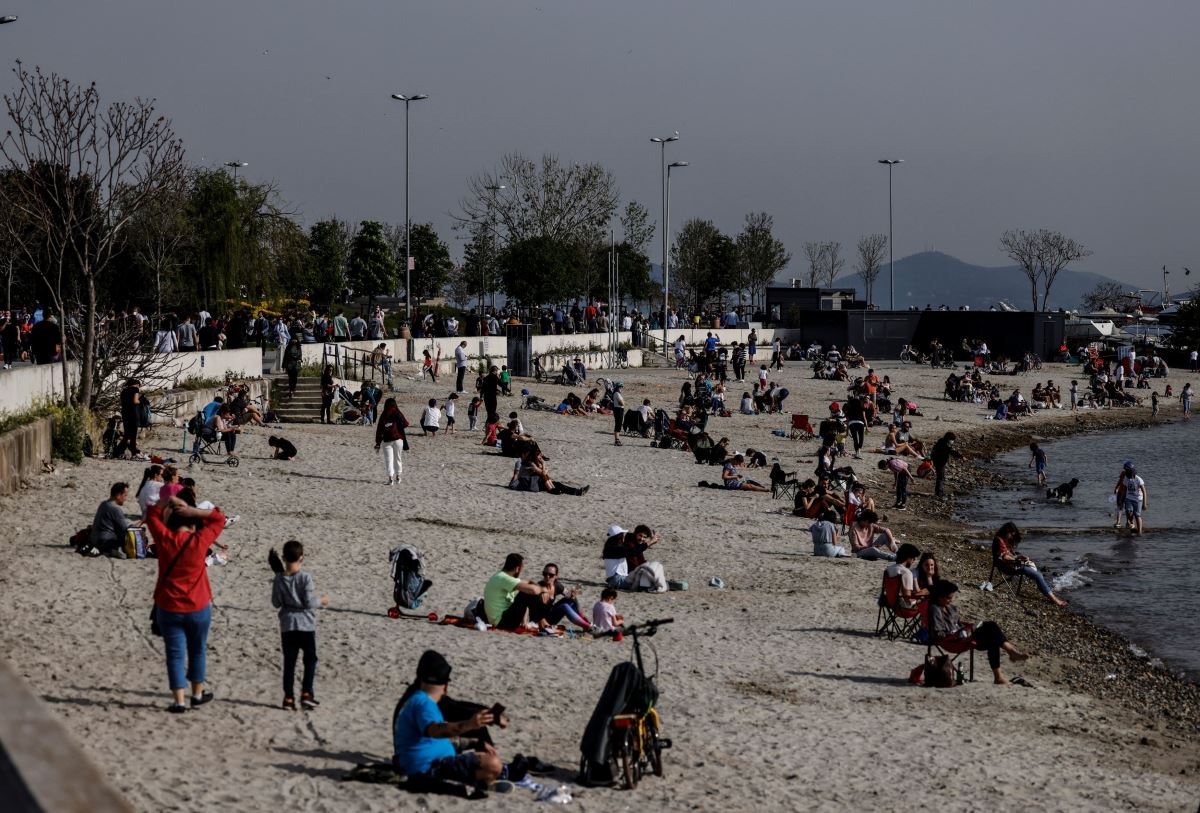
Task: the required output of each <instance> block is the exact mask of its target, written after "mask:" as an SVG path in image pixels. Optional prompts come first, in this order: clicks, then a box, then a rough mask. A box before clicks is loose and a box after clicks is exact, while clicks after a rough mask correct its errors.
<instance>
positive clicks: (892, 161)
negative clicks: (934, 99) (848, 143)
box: [879, 158, 904, 311]
mask: <svg viewBox="0 0 1200 813" xmlns="http://www.w3.org/2000/svg"><path fill="white" fill-rule="evenodd" d="M879 163H881V164H887V168H888V289H889V291H890V292H891V293H890V294H889V298H888V310H893V311H894V310H895V309H896V272H895V243H894V242H893V241H892V167H894V166H896V164H903V163H904V159H903V158H880V159H879Z"/></svg>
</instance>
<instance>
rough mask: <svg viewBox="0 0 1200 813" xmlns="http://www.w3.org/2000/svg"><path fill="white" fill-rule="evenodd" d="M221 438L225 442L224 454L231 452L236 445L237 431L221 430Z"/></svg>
mask: <svg viewBox="0 0 1200 813" xmlns="http://www.w3.org/2000/svg"><path fill="white" fill-rule="evenodd" d="M221 440H223V441H224V442H225V454H233V448H234V447H235V446H237V432H222V433H221Z"/></svg>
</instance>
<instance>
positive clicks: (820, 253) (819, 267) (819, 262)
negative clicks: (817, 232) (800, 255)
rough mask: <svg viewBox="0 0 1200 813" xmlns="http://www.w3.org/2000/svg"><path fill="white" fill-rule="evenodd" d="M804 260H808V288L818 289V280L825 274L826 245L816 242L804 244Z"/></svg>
mask: <svg viewBox="0 0 1200 813" xmlns="http://www.w3.org/2000/svg"><path fill="white" fill-rule="evenodd" d="M804 258H805V259H806V260H808V287H809V288H815V287H817V280H819V279H820V278H821V275H822V274H823V273H824V272H825V244H824V243H818V242H817V241H815V240H806V241H805V243H804Z"/></svg>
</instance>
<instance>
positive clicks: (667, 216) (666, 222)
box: [663, 161, 688, 354]
mask: <svg viewBox="0 0 1200 813" xmlns="http://www.w3.org/2000/svg"><path fill="white" fill-rule="evenodd" d="M687 165H688V162H687V161H675V162H673V163H670V164H667V191H666V196H665V198H664V200H665V201H666V205H665V206H664V207H663V242H664V243H665V242H666V235H667V233H668V232H669V231H670V230H671V170H673V169H678V168H679V167H686V166H687ZM670 279H671V255H670V254H669V253H668V252H666V251H664V252H663V353H664V354H665V353H666V352H667V323H666V315H667V314H666V311H667V306H666V301H667V291H668V290H670V289H669V288H668V285H669V281H670Z"/></svg>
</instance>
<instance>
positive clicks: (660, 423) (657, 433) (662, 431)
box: [654, 408, 686, 449]
mask: <svg viewBox="0 0 1200 813" xmlns="http://www.w3.org/2000/svg"><path fill="white" fill-rule="evenodd" d="M684 443H686V441H685V440H684V439H683V438H681V437H679V436H677V435H675V434H674V433H672V431H671V416H670V415H668V414H667V411H666V410H665V409H661V408H660V409H656V410H654V445H655V446H657V447H659V448H660V449H673V448H675V447H676V446H683V445H684Z"/></svg>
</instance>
